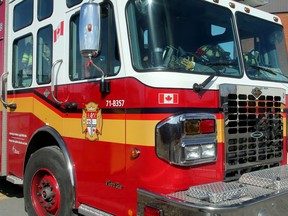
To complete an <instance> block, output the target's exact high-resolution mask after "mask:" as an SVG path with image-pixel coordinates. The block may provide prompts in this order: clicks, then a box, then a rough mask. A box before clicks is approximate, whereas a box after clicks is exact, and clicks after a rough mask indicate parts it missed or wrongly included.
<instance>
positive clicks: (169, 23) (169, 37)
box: [127, 0, 241, 76]
mask: <svg viewBox="0 0 288 216" xmlns="http://www.w3.org/2000/svg"><path fill="white" fill-rule="evenodd" d="M179 4H180V5H179ZM127 15H128V23H129V33H130V42H131V49H132V58H133V59H132V60H133V65H134V68H135V69H136V70H138V71H147V70H150V69H153V70H155V69H156V70H165V71H167V70H168V71H169V70H170V71H179V72H189V73H204V74H213V73H217V74H220V75H222V74H223V75H225V76H240V75H241V73H240V67H239V61H238V56H239V55H238V52H237V49H236V47H237V45H236V43H235V36H234V33H233V32H234V30H233V22H232V13H231V11H230V10H228V9H226V8H223V7H220V6H218V5H215V4H211V3H207V2H205V1H191V0H182V1H180V2H179V0H170V1H167V0H166V1H165V0H131V1H130V2H129V4H128V7H127Z"/></svg>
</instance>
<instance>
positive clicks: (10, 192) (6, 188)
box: [0, 178, 23, 198]
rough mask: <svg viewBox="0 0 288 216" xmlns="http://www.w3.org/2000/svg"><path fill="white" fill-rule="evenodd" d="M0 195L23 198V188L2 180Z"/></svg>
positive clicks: (0, 180)
mask: <svg viewBox="0 0 288 216" xmlns="http://www.w3.org/2000/svg"><path fill="white" fill-rule="evenodd" d="M0 193H1V194H3V195H5V196H7V197H16V198H23V188H22V187H21V186H19V185H15V184H12V183H10V182H8V181H6V178H0Z"/></svg>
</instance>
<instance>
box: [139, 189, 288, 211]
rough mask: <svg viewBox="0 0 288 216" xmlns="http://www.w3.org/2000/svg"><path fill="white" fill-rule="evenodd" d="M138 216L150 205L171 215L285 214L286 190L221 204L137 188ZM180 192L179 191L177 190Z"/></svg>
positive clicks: (287, 209) (287, 195) (287, 207)
mask: <svg viewBox="0 0 288 216" xmlns="http://www.w3.org/2000/svg"><path fill="white" fill-rule="evenodd" d="M137 193H138V208H137V209H138V212H137V215H138V216H142V215H144V206H145V205H150V206H153V207H155V208H159V209H161V210H163V211H164V214H165V216H173V215H197V216H207V215H221V216H231V215H233V216H243V215H259V216H260V215H261V214H260V213H267V214H265V215H286V214H287V211H288V205H287V204H286V203H287V199H288V191H287V190H286V191H275V192H273V193H272V194H269V195H267V194H266V195H263V196H260V197H257V198H254V199H250V200H247V201H243V202H242V203H239V204H234V205H229V206H221V205H218V206H216V205H205V204H203V201H202V203H201V202H200V203H193V202H191V201H188V200H183V199H181V198H180V197H176V196H171V195H160V194H156V193H153V192H151V191H146V190H143V189H138V190H137ZM179 193H180V192H179Z"/></svg>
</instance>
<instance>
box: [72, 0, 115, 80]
mask: <svg viewBox="0 0 288 216" xmlns="http://www.w3.org/2000/svg"><path fill="white" fill-rule="evenodd" d="M70 27H71V28H70V31H71V33H70V37H71V38H70V50H71V52H70V64H69V65H70V74H69V76H70V79H71V80H81V79H91V78H97V77H101V75H102V73H101V72H100V71H98V70H97V69H95V68H94V67H93V66H89V64H88V62H89V60H88V59H87V58H83V57H82V56H81V54H80V50H79V36H78V34H79V15H76V16H74V17H72V19H71V23H70ZM92 60H93V62H94V63H95V64H96V65H97V66H98V67H100V68H101V69H102V70H103V71H104V73H105V75H106V76H113V75H116V74H117V73H118V72H119V69H120V60H119V50H118V44H117V37H116V27H115V20H114V16H113V9H112V7H111V6H110V4H106V5H104V6H102V7H101V51H100V53H99V55H98V56H97V57H95V58H92Z"/></svg>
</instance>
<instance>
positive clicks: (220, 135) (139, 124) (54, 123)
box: [13, 97, 224, 146]
mask: <svg viewBox="0 0 288 216" xmlns="http://www.w3.org/2000/svg"><path fill="white" fill-rule="evenodd" d="M13 103H16V104H17V109H16V112H19V113H24V112H25V113H31V111H33V110H34V113H33V114H34V115H35V116H37V118H39V119H40V120H41V121H42V122H44V123H45V124H47V125H50V126H51V127H53V128H55V130H57V131H58V132H59V133H60V134H61V135H62V136H64V137H71V138H77V139H85V136H84V133H82V125H81V118H65V117H63V116H61V115H62V114H61V115H59V114H57V113H56V112H54V111H52V110H51V109H49V107H47V106H45V105H44V104H43V103H41V102H40V101H38V100H37V99H34V98H33V97H23V98H15V99H14V100H13ZM159 121H160V120H126V143H128V144H135V145H141V146H154V145H155V128H156V125H157V124H158V122H159ZM216 123H217V140H218V142H224V120H223V119H218V120H217V122H216ZM99 140H100V141H104V142H114V143H122V144H125V120H121V119H120V120H119V119H117V120H113V119H103V128H102V134H101V135H99Z"/></svg>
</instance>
